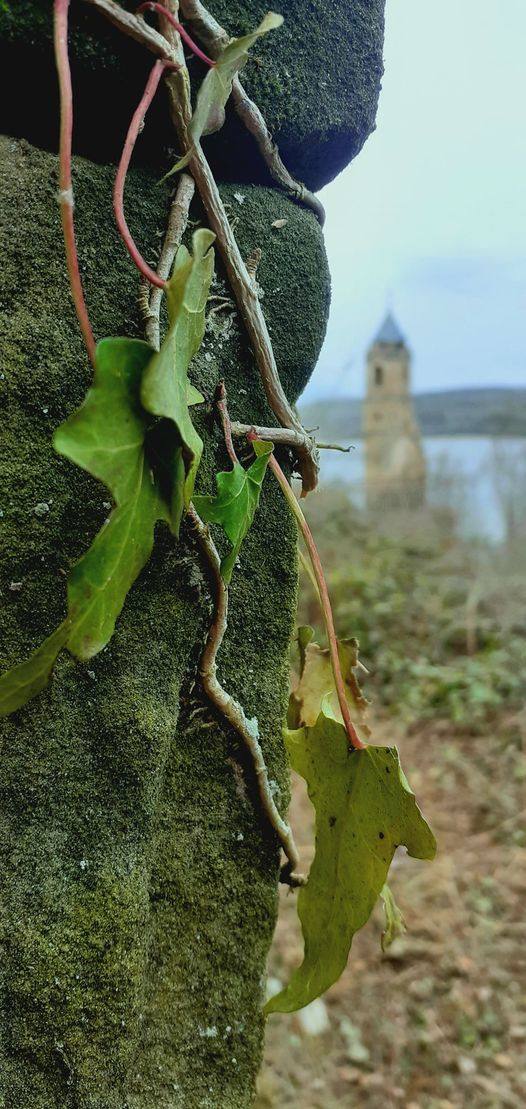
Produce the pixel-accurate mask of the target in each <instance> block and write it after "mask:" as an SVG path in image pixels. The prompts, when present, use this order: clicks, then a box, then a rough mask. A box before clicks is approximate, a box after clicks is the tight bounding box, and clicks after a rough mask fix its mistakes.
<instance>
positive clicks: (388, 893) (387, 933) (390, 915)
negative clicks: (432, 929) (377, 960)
mask: <svg viewBox="0 0 526 1109" xmlns="http://www.w3.org/2000/svg"><path fill="white" fill-rule="evenodd" d="M380 897H381V899H382V901H383V906H384V912H385V930H384V931H383V932H382V939H381V945H382V951H387V948H388V947H390V946H391V944H392V943H394V941H395V940H396V939H397V938H398V936H403V934H404V932H405V931H406V930H407V929H406V926H405V920H404V918H403V916H402V913H401V912H400V909H399V908H398V905H397V904H396V901H395V899H394V894H393V891H392V889H391V888H390V886H388V885H385V886H384V887H383V889H381V890H380Z"/></svg>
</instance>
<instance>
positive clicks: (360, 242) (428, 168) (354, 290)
mask: <svg viewBox="0 0 526 1109" xmlns="http://www.w3.org/2000/svg"><path fill="white" fill-rule="evenodd" d="M320 196H321V198H322V200H323V203H324V204H325V206H326V209H327V223H326V227H325V237H326V245H327V252H328V256H329V264H330V268H331V274H332V287H333V295H332V308H331V317H330V321H329V329H328V333H327V339H326V342H325V346H324V348H323V351H322V354H321V356H320V361H319V363H318V366H317V368H316V371H315V373H314V375H313V378H312V381H311V383H310V385H309V386H308V389H307V391H306V393H305V399H310V400H312V399H314V398H315V397H320V396H331V395H359V394H361V393H362V391H363V374H364V371H363V359H364V351H365V349H366V347H367V345H368V342H369V340H370V338H371V336H372V335H373V334H374V332H375V331H376V329H377V327H378V326H379V324H380V322H381V319H382V317H383V315H384V314H385V310H386V307H387V306H388V305H389V306H390V307H391V308H392V310H393V311H394V314H395V316H396V318H397V320H398V322H399V324H400V327H401V329H402V331H403V332H404V333H405V334H406V336H407V338H408V341H409V345H410V347H411V349H412V351H413V356H414V359H413V387H414V389H415V390H416V391H418V392H422V391H427V390H437V389H444V388H455V387H459V386H462V385H469V386H477V385H526V0H387V25H386V41H385V74H384V79H383V89H382V93H381V98H380V109H379V114H378V121H377V130H376V131H375V132H374V134H373V135H372V136H371V138H370V139H369V140H368V141H367V143H366V145H365V147H364V149H363V150H362V152H361V154H360V155H359V156H358V158H357V159H356V161H355V162H354V163H353V164H352V165H351V166H349V167H348V168H347V169H346V170H344V172H343V173H342V174H340V176H339V177H338V178H337V179H336V181H333V182H332V184H330V185H329V186H327V188H326V189H324V190H323V191H322V192H321V193H320Z"/></svg>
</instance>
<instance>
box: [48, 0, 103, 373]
mask: <svg viewBox="0 0 526 1109" xmlns="http://www.w3.org/2000/svg"><path fill="white" fill-rule="evenodd" d="M69 2H70V0H55V3H54V42H55V61H56V66H57V73H58V81H59V89H60V189H59V202H60V215H61V220H62V231H63V234H64V246H65V250H66V263H67V268H68V275H69V283H70V287H71V295H72V298H73V303H74V305H75V311H76V313H77V317H78V321H79V324H80V329H81V331H82V335H83V338H84V342H85V344H86V350H87V352H88V355H89V357H90V361H91V362H92V364H93V365H95V338H94V336H93V330H92V327H91V323H90V320H89V316H88V309H87V306H86V301H85V298H84V290H83V288H82V279H81V276H80V269H79V260H78V254H77V244H76V240H75V222H74V217H73V209H74V200H73V182H72V176H71V145H72V136H73V90H72V85H71V69H70V65H69V57H68V14H69Z"/></svg>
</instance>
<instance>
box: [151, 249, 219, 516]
mask: <svg viewBox="0 0 526 1109" xmlns="http://www.w3.org/2000/svg"><path fill="white" fill-rule="evenodd" d="M214 239H215V235H214V234H213V232H212V231H208V230H206V229H205V228H201V229H200V230H198V231H196V232H195V234H194V236H193V239H192V247H193V254H190V253H189V252H188V250H187V249H186V247H185V246H180V247H179V250H178V251H177V255H176V259H175V265H174V268H173V273H172V276H171V278H170V280H169V282H168V284H167V287H166V299H167V304H168V318H169V327H168V331H167V333H166V336H165V339H164V342H163V344H162V347H161V349H160V351H159V353H158V354H154V355H153V357H152V358H151V359H150V361H149V364H148V367H147V368H146V370H145V372H144V375H143V378H142V385H141V401H142V404H143V406H144V408H145V409H146V410H147V411H148V412H152V413H153V414H154V415H155V416H164V417H168V418H169V419H170V420H173V422H174V424H175V425H176V427H177V429H178V432H179V435H180V437H181V442H182V454H183V461H184V468H185V477H184V487H183V503H184V507H185V508H188V505H189V504H190V501H191V499H192V493H193V490H194V483H195V478H196V474H197V470H198V468H199V463H200V461H201V455H202V453H203V442H202V439H201V438H200V436H199V435H198V434H197V431H196V430H195V428H194V425H193V423H192V420H191V417H190V412H189V406H190V405H193V404H198V403H200V401H202V399H203V398H202V396H201V394H200V393H199V392H198V391H197V389H195V388H194V386H193V385H191V384H190V382H189V380H188V366H189V365H190V362H191V360H192V358H193V357H194V355H195V354H197V351H198V350H199V347H200V345H201V343H202V340H203V335H204V331H205V307H206V301H207V298H208V293H209V291H210V282H211V280H212V276H213V272H214V252H213V250H211V249H210V248H211V245H212V243H213V242H214ZM181 511H182V505H181Z"/></svg>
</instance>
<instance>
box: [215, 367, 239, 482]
mask: <svg viewBox="0 0 526 1109" xmlns="http://www.w3.org/2000/svg"><path fill="white" fill-rule="evenodd" d="M215 402H216V408H217V411H218V412H219V415H220V417H221V424H222V426H223V435H224V437H225V446H226V449H227V453H228V457H229V459H230V461H231V463H232V465H233V466H236V465H237V463H238V462H239V459H238V457H237V454H236V451H235V447H234V443H233V440H232V424H231V422H230V416H229V414H228V405H227V399H226V388H225V383H224V381H220V382H219V385H218V386H217V389H216V395H215Z"/></svg>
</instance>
